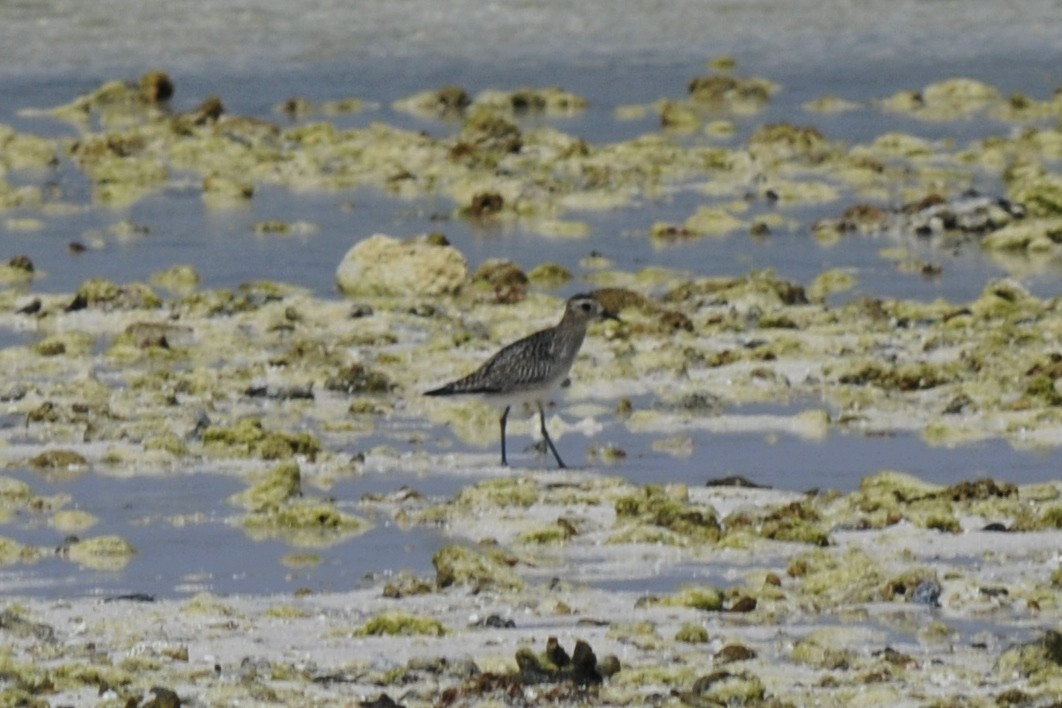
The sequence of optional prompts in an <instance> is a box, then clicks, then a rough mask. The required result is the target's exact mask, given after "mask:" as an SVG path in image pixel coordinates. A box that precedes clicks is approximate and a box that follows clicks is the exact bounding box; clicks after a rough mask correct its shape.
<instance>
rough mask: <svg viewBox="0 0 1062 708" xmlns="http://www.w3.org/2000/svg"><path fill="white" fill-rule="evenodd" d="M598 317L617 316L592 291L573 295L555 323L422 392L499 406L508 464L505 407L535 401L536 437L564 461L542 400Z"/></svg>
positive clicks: (559, 381) (562, 378)
mask: <svg viewBox="0 0 1062 708" xmlns="http://www.w3.org/2000/svg"><path fill="white" fill-rule="evenodd" d="M599 318H608V319H613V320H618V319H619V318H618V317H616V316H615V315H614V314H612V313H610V312H607V311H606V310H605V308H604V307H603V306H602V304H601V303H600V302H598V300H596V299H595V298H594V296H593V295H590V294H586V293H582V294H579V295H574V296H572V297H570V298H569V299H568V302H567V303H566V304H565V306H564V316H563V317H562V318H561V321H560V322H559V323H557V324H556V325H555V326H553V327H549V328H547V329H543V330H540V331H538V332H535V333H534V334H531V335H528V336H527V337H524V338H523V339H521V340H519V341H516V342H513V343H512V344H509V345H508V346H506V347H503V348H502V349H500V350H499V351H498V353H496V354H495V355H494V356H492V357H491V358H490V359H488V360H487V361H486V363H484V364H483V366H481V367H479V368H478V369H476V370H475V371H473V372H472V373H471V374H469V375H468V376H465V377H464V378H461V379H457V380H456V381H451V382H450V383H448V384H446V385H445V386H441V387H439V388H436V389H433V390H431V391H426V392H425V395H426V396H459V395H474V396H479V397H480V398H482V399H484V400H485V401H486V402H488V403H490V404H492V405H495V406H498V407H501V408H503V410H502V414H501V418H500V419H499V422H500V424H501V461H502V464H503V465H507V464H509V462H508V460H507V459H506V457H505V423H506V420H507V419H508V417H509V409H510V408H512V407H513V406H514V405H523V404H525V403H534V404H535V405H536V406H537V407H538V420H539V425H540V427H541V430H542V437H543V438H545V440H546V444H547V445H548V446H549V449H550V451H551V452H552V453H553V457H555V458H556V460H557V464H558V465H559V466H560V467H566V465H565V464H564V461H563V460H561V456H560V454H559V453H558V452H557V448H556V446H555V445H554V444H553V441H552V440H551V439H550V437H549V432H547V430H546V413H545V410H544V405H545V403H546V402H547V401H548V400H549V395H550V393H552V392H553V391H554V390H555V389H556V388H557V387H558V386H560V385H561V384H562V383H563V382H564V381H565V379H567V377H568V371H569V370H570V369H571V368H572V362H574V361H575V356H576V354H578V353H579V348H580V347H581V346H582V344H583V339H585V338H586V328H587V326H588V325H589V324H590V322H592V321H593V320H596V319H599Z"/></svg>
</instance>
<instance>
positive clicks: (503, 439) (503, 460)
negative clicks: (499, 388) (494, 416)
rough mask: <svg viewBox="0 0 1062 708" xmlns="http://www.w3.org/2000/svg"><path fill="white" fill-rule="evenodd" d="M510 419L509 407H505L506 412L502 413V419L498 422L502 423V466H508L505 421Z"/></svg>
mask: <svg viewBox="0 0 1062 708" xmlns="http://www.w3.org/2000/svg"><path fill="white" fill-rule="evenodd" d="M508 417H509V406H505V410H504V411H502V414H501V418H499V419H498V422H499V423H501V445H502V464H503V465H508V464H509V462H508V460H506V459H505V420H506V419H507V418H508Z"/></svg>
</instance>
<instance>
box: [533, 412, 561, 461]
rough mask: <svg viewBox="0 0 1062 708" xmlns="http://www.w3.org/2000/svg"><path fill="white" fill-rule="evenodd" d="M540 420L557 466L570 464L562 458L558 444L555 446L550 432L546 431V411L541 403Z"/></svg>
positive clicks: (543, 435) (543, 434) (543, 433)
mask: <svg viewBox="0 0 1062 708" xmlns="http://www.w3.org/2000/svg"><path fill="white" fill-rule="evenodd" d="M538 422H539V423H540V424H541V427H542V437H544V438H545V439H546V444H547V445H549V449H550V452H552V453H553V456H554V457H555V458H557V466H558V467H560V468H561V469H564V468H565V467H567V466H568V465H566V464H564V460H562V459H561V458H560V454H559V453H558V452H557V448H556V446H554V444H553V441H552V440H550V439H549V433H548V432H547V431H546V411H544V410H542V404H541V403H539V404H538Z"/></svg>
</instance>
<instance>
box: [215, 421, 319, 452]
mask: <svg viewBox="0 0 1062 708" xmlns="http://www.w3.org/2000/svg"><path fill="white" fill-rule="evenodd" d="M203 447H204V448H205V449H206V450H207V451H209V452H212V453H214V454H218V455H221V456H226V457H258V458H261V459H263V460H286V459H289V458H291V457H294V456H296V455H300V456H304V457H306V458H307V459H309V460H311V461H312V460H313V459H315V458H316V456H317V453H319V452H320V451H321V443H320V442H318V440H317V438H315V437H314V436H313V435H311V434H310V433H284V432H278V431H270V430H266V429H265V428H264V427H263V426H262V421H261V420H260V419H258V418H243V419H241V420H239V421H237V422H236V424H235V425H233V426H231V427H224V426H210V427H208V428H207V429H206V430H204V431H203Z"/></svg>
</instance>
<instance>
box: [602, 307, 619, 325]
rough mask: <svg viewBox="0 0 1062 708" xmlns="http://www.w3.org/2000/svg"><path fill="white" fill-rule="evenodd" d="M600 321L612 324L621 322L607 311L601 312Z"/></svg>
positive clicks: (612, 313)
mask: <svg viewBox="0 0 1062 708" xmlns="http://www.w3.org/2000/svg"><path fill="white" fill-rule="evenodd" d="M601 319H603V320H612V321H613V322H623V320H621V319H620V318H619V316H618V315H617V314H616V313H615V312H609V311H608V310H603V311H602V312H601Z"/></svg>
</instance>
